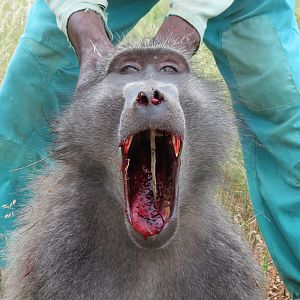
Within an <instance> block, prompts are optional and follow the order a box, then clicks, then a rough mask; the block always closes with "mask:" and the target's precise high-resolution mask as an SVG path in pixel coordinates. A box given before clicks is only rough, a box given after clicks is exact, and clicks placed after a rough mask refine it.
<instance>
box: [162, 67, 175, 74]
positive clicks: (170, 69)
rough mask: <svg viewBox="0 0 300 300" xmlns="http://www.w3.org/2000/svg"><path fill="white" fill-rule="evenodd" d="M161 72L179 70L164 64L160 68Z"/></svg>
mask: <svg viewBox="0 0 300 300" xmlns="http://www.w3.org/2000/svg"><path fill="white" fill-rule="evenodd" d="M160 71H161V72H166V73H176V72H178V70H177V69H176V68H175V67H173V66H164V67H162V68H161V69H160Z"/></svg>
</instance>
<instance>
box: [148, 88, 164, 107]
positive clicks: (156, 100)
mask: <svg viewBox="0 0 300 300" xmlns="http://www.w3.org/2000/svg"><path fill="white" fill-rule="evenodd" d="M164 100H165V97H164V95H163V94H162V93H161V92H159V91H158V90H155V91H154V92H153V97H152V98H151V103H152V104H154V105H158V104H160V103H161V101H164Z"/></svg>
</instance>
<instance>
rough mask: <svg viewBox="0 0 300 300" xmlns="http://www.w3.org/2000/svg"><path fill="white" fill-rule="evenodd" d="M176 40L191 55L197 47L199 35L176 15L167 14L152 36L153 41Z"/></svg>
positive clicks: (199, 39)
mask: <svg viewBox="0 0 300 300" xmlns="http://www.w3.org/2000/svg"><path fill="white" fill-rule="evenodd" d="M169 40H171V41H176V42H177V43H178V44H180V45H181V46H182V47H183V48H184V49H185V50H186V51H187V53H188V54H190V55H191V56H192V55H193V54H195V53H196V51H197V50H198V48H199V45H200V41H201V37H200V35H199V33H198V31H197V30H196V29H195V28H194V27H193V26H192V25H190V24H189V23H188V22H186V21H185V20H184V19H182V18H180V17H178V16H169V17H168V18H167V19H166V20H165V21H164V22H163V24H162V25H161V27H160V28H159V30H158V32H157V33H156V35H155V37H154V41H155V42H168V41H169Z"/></svg>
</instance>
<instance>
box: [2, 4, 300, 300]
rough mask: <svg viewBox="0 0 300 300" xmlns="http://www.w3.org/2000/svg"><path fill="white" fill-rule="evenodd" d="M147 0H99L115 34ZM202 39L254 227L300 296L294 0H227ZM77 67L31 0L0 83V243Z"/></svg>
mask: <svg viewBox="0 0 300 300" xmlns="http://www.w3.org/2000/svg"><path fill="white" fill-rule="evenodd" d="M156 2H157V1H149V0H148V1H143V0H135V1H121V0H118V1H117V0H115V1H113V0H112V1H109V6H108V26H109V28H110V30H111V31H112V32H113V34H114V36H115V37H122V36H124V35H125V34H126V33H127V32H128V31H129V30H130V29H131V28H132V27H133V26H134V25H135V24H136V22H137V21H138V20H139V19H140V18H141V17H142V16H143V15H144V14H146V13H147V12H148V10H149V9H150V8H151V7H152V6H153V5H154V4H155V3H156ZM120 16H122V17H120ZM114 42H116V41H114ZM204 42H205V43H206V45H207V46H208V47H209V48H210V50H211V51H212V53H213V55H214V57H215V59H216V62H217V65H218V68H219V70H220V72H221V73H222V75H223V77H224V79H225V81H226V83H227V85H228V87H229V89H230V92H231V95H232V99H233V106H234V109H235V112H236V115H237V117H238V118H239V119H240V120H241V124H242V125H241V127H240V136H241V142H242V146H243V154H244V161H245V166H246V170H247V178H248V185H249V191H250V195H251V199H252V202H253V206H254V211H255V215H256V218H257V220H258V223H259V227H260V230H261V232H262V234H263V236H264V239H265V241H266V243H267V245H268V248H269V251H270V253H271V255H272V258H273V260H274V263H275V264H276V266H277V268H278V270H279V273H280V275H281V277H282V278H283V280H284V283H285V284H286V286H287V288H288V289H289V291H290V292H291V293H292V294H293V296H294V297H300V37H299V30H298V26H297V23H296V20H295V17H294V1H292V0H276V1H274V0H255V1H249V0H235V2H234V3H233V5H231V6H230V7H229V8H228V9H227V10H226V11H225V12H223V13H222V14H221V15H219V16H217V17H215V18H213V19H210V20H209V22H208V26H207V29H206V32H205V36H204ZM78 72H79V69H78V63H77V59H76V56H75V54H74V52H73V50H72V48H71V47H70V46H69V44H68V43H67V40H66V37H65V36H64V34H63V33H62V32H60V31H59V30H58V28H57V26H56V21H55V16H54V15H53V14H52V12H51V11H50V10H49V8H48V7H47V5H46V4H45V3H44V2H43V1H42V0H37V1H36V2H35V4H34V5H33V7H32V9H31V12H30V14H29V16H28V20H27V24H26V29H25V33H24V34H23V36H22V37H21V39H20V42H19V45H18V48H17V49H16V52H15V54H14V56H13V58H12V60H11V62H10V64H9V67H8V70H7V73H6V76H5V78H4V81H3V83H2V86H1V89H0V226H1V227H0V240H1V241H2V250H0V251H3V246H4V244H5V240H6V237H7V235H8V233H9V231H10V230H11V229H12V228H13V227H14V226H15V219H16V215H17V212H18V207H20V206H22V205H24V204H25V205H26V198H27V197H28V191H27V190H26V188H25V187H26V183H27V181H28V179H27V178H28V177H30V176H31V174H33V173H34V172H36V170H37V169H39V168H44V167H45V165H46V164H49V163H51V160H50V158H49V157H48V156H49V154H48V151H49V149H50V148H51V141H52V139H53V134H52V133H51V128H49V121H51V120H53V118H55V117H57V116H59V114H60V113H61V112H62V111H63V109H64V108H65V106H66V105H67V104H68V103H69V102H70V98H71V95H72V93H73V91H74V88H75V86H76V81H77V78H78ZM3 255H4V251H3ZM0 263H1V264H2V266H4V263H5V261H4V259H2V260H1V261H0ZM0 266H1V265H0Z"/></svg>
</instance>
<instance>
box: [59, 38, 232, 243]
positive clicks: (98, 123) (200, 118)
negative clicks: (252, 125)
mask: <svg viewBox="0 0 300 300" xmlns="http://www.w3.org/2000/svg"><path fill="white" fill-rule="evenodd" d="M213 89H214V86H213V87H212V86H211V85H210V84H209V83H207V82H206V81H205V80H203V79H201V78H200V77H198V76H197V75H195V73H194V72H193V71H191V68H190V61H189V57H188V56H186V55H185V54H183V52H180V51H177V50H176V47H175V46H174V47H173V46H168V45H161V44H159V45H154V44H151V43H148V44H147V43H146V44H143V45H140V46H134V47H132V46H131V47H130V48H126V47H125V48H120V49H119V50H117V52H116V53H115V54H114V55H113V56H112V57H111V58H108V59H107V60H105V61H104V60H102V63H101V65H99V70H98V71H93V74H92V75H91V76H88V77H87V80H86V81H85V83H84V84H82V85H81V87H80V88H79V89H78V90H77V92H76V95H75V99H76V102H75V103H74V105H72V108H71V109H70V110H69V112H68V113H67V114H66V118H65V119H64V121H63V122H62V123H63V131H64V133H63V134H62V138H61V143H62V145H63V150H64V151H62V153H65V154H66V155H64V159H65V160H66V161H67V162H68V161H70V162H71V161H72V163H74V162H75V161H76V163H77V164H78V167H79V168H82V169H83V170H87V173H92V172H93V173H94V175H95V176H96V177H97V176H98V177H99V178H101V181H102V184H103V185H104V186H105V190H106V192H107V193H109V194H110V195H111V199H113V200H111V201H115V204H116V206H118V207H120V208H121V210H122V213H123V214H124V223H123V224H115V225H114V226H118V227H119V226H123V227H125V226H126V227H127V232H128V234H129V236H130V237H131V238H132V240H133V241H134V242H135V243H136V244H137V245H139V246H141V247H143V248H159V247H163V246H165V245H167V244H168V242H169V240H170V239H171V238H172V237H174V236H175V235H176V231H177V230H178V227H180V226H181V225H182V224H184V223H185V222H184V221H183V220H184V218H188V215H189V213H190V214H192V213H193V210H194V209H196V208H197V207H201V203H202V199H201V197H200V198H199V197H195V195H196V194H197V192H198V191H200V190H201V191H202V194H203V193H205V192H206V186H207V185H208V184H207V183H209V184H210V183H211V181H212V180H214V178H216V173H217V169H218V165H219V163H220V161H221V160H222V158H223V157H224V153H225V150H224V149H225V145H226V142H225V140H226V139H227V138H228V133H229V131H230V130H231V129H229V127H230V122H229V120H228V119H227V118H226V117H225V116H226V115H227V114H226V113H225V109H224V107H223V106H222V103H221V102H220V100H219V99H216V97H215V91H213ZM99 201H101V200H100V199H99ZM105 215H109V212H106V211H103V217H104V218H105ZM108 222H114V220H109V221H108ZM182 226H183V225H182Z"/></svg>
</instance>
